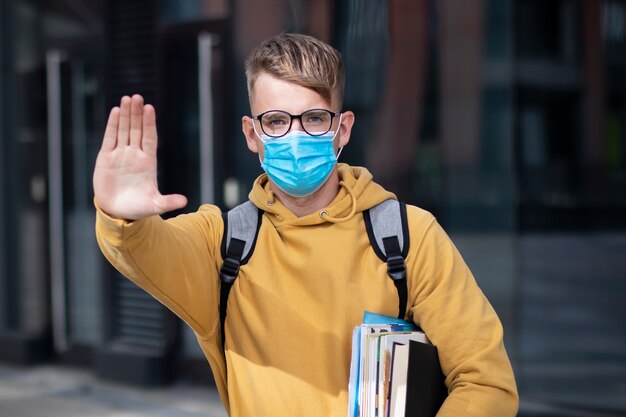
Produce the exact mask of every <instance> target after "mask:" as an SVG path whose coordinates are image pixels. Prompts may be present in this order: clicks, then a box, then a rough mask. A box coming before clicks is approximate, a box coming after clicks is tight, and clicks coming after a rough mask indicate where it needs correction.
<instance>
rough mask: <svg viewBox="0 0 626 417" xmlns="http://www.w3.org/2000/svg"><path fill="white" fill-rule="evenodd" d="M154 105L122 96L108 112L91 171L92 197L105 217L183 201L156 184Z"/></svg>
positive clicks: (128, 216)
mask: <svg viewBox="0 0 626 417" xmlns="http://www.w3.org/2000/svg"><path fill="white" fill-rule="evenodd" d="M156 153H157V129H156V115H155V111H154V107H152V106H151V105H149V104H147V105H144V103H143V97H141V96H140V95H137V94H136V95H134V96H133V97H132V98H130V97H128V96H124V97H122V100H121V103H120V107H114V108H113V109H112V110H111V113H110V114H109V120H108V122H107V126H106V130H105V132H104V139H103V140H102V147H101V148H100V152H99V153H98V158H97V159H96V168H95V171H94V174H93V188H94V193H95V198H96V201H97V203H98V205H99V206H100V208H101V209H102V210H103V211H104V212H105V213H107V214H108V215H110V216H112V217H114V218H118V219H125V220H138V219H142V218H144V217H148V216H153V215H158V214H162V213H165V212H168V211H172V210H176V209H179V208H182V207H184V206H186V205H187V199H186V198H185V196H182V195H180V194H171V195H161V193H160V192H159V189H158V185H157V157H156Z"/></svg>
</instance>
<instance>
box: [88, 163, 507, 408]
mask: <svg viewBox="0 0 626 417" xmlns="http://www.w3.org/2000/svg"><path fill="white" fill-rule="evenodd" d="M339 175H340V179H341V181H343V185H342V187H341V189H340V191H339V194H338V195H337V197H336V198H335V200H334V201H333V202H332V203H331V204H330V205H329V207H327V208H326V210H327V212H328V216H320V215H319V213H313V214H311V215H308V216H305V217H301V218H298V217H296V216H295V215H294V214H293V213H291V212H290V211H289V210H288V209H286V208H285V207H284V206H283V205H282V204H281V203H280V202H279V201H275V200H274V198H273V195H272V194H271V192H270V191H269V187H268V182H267V176H266V175H261V176H260V177H259V178H258V179H257V180H256V182H255V184H254V187H253V189H252V191H251V192H250V200H251V201H252V202H253V203H254V204H255V205H256V206H258V207H259V208H261V209H263V210H264V211H265V214H264V216H263V221H262V225H261V229H260V231H259V237H258V241H257V244H256V248H255V251H254V255H253V256H252V258H251V259H250V261H249V262H248V263H247V264H246V265H244V266H242V268H241V270H240V273H239V276H238V278H237V280H236V281H235V283H234V285H233V288H232V290H231V292H230V297H229V300H228V314H227V318H226V324H225V332H226V346H225V354H224V352H223V351H222V344H221V340H220V339H221V335H220V329H219V326H220V321H219V306H218V304H219V287H220V280H219V269H220V266H221V264H222V257H221V253H220V244H221V241H222V233H223V230H224V225H223V222H222V217H221V212H220V210H219V209H218V208H217V207H215V206H212V205H203V206H202V207H200V209H199V210H198V211H197V212H195V213H192V214H187V215H182V216H178V217H176V218H174V219H170V220H167V221H164V220H162V219H161V218H160V217H158V216H154V217H150V218H147V219H143V220H139V221H134V222H127V221H123V220H116V219H112V218H110V217H108V216H107V215H106V214H105V213H103V212H102V211H100V210H98V213H97V220H96V232H97V238H98V242H99V244H100V247H101V249H102V251H103V253H104V254H105V256H106V257H107V258H108V259H109V261H110V262H111V263H112V264H113V265H114V266H115V267H116V268H117V269H118V270H119V271H120V272H121V273H122V274H124V275H125V276H127V277H128V278H130V279H131V280H132V281H133V282H135V283H137V284H138V285H139V286H141V287H142V288H144V289H145V290H146V291H148V292H149V293H150V294H152V295H153V296H154V297H156V298H157V299H158V300H159V301H160V302H162V303H163V304H165V305H166V306H167V307H168V308H170V309H171V310H173V311H174V312H175V313H176V314H177V315H178V316H179V317H180V318H181V319H183V320H184V321H185V322H186V323H187V324H188V325H189V326H191V328H192V329H193V330H194V332H195V334H196V335H197V338H198V342H199V343H200V346H201V347H202V350H203V351H204V353H205V355H206V357H207V359H208V361H209V364H210V365H211V368H212V370H213V373H214V375H215V380H216V383H217V387H218V390H219V393H220V395H221V398H222V401H223V403H224V406H225V407H226V410H227V411H228V412H229V415H230V416H232V417H252V416H264V417H268V416H289V417H296V416H307V417H315V416H319V417H331V416H333V417H334V416H337V417H345V416H346V415H347V406H348V379H349V367H350V351H351V336H352V329H353V328H354V326H356V325H358V324H360V322H361V320H362V317H363V311H364V310H369V311H373V312H377V313H381V314H386V315H391V316H396V315H397V313H398V312H397V308H398V295H397V290H396V288H395V286H394V284H393V282H392V280H391V279H390V278H389V276H388V275H387V272H386V264H385V263H383V262H382V261H381V260H380V259H379V258H378V257H377V256H376V254H375V253H374V251H373V249H372V248H371V245H370V242H369V240H368V237H367V233H366V231H365V224H364V221H363V215H362V214H361V212H362V211H363V210H365V209H367V208H370V207H372V206H373V205H375V204H377V203H379V202H381V201H383V200H385V199H388V198H394V196H393V194H391V193H389V192H387V191H385V190H384V189H383V188H382V187H381V186H379V185H377V184H376V183H374V182H373V181H372V176H371V174H370V173H369V172H368V171H367V170H365V169H363V168H356V167H349V166H347V165H343V164H340V165H339ZM407 209H408V223H409V235H410V250H409V253H408V256H407V258H406V264H407V285H408V306H407V312H406V318H407V319H409V320H413V321H414V322H415V323H417V324H418V325H420V326H421V327H422V328H423V329H424V331H425V332H426V333H427V334H428V336H429V338H430V339H431V340H432V342H433V344H434V345H436V346H437V347H438V349H439V356H440V360H441V365H442V369H443V371H444V373H445V374H446V375H447V378H446V384H447V385H448V389H449V392H450V395H449V397H448V399H447V400H446V402H445V404H444V406H443V407H442V409H441V411H440V412H439V414H438V416H439V417H470V416H476V417H478V416H485V417H506V416H515V414H516V412H517V404H518V397H517V390H516V386H515V380H514V377H513V372H512V369H511V366H510V363H509V360H508V357H507V354H506V352H505V349H504V346H503V343H502V326H501V324H500V321H499V320H498V317H497V315H496V313H495V312H494V310H493V309H492V307H491V306H490V304H489V303H488V301H487V300H486V299H485V297H484V296H483V294H482V292H481V291H480V289H479V288H478V286H477V285H476V283H475V280H474V278H473V276H472V274H471V272H470V271H469V270H468V268H467V266H466V265H465V263H464V261H463V259H462V258H461V256H460V255H459V253H458V252H457V250H456V249H455V247H454V245H453V244H452V242H451V241H450V239H449V238H448V237H447V235H446V234H445V232H444V231H443V230H442V229H441V227H440V226H439V225H438V224H437V222H436V221H435V219H434V218H433V216H432V215H430V214H429V213H428V212H426V211H424V210H421V209H419V208H417V207H414V206H408V207H407ZM226 369H228V372H226Z"/></svg>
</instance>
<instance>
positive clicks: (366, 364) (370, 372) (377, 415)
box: [348, 312, 447, 417]
mask: <svg viewBox="0 0 626 417" xmlns="http://www.w3.org/2000/svg"><path fill="white" fill-rule="evenodd" d="M446 396H447V388H446V386H445V384H444V376H443V373H442V372H441V367H440V365H439V357H438V354H437V348H436V347H435V346H433V345H432V344H431V343H430V341H429V340H428V338H427V337H426V334H424V332H423V331H421V330H420V329H419V328H418V327H417V326H415V324H413V323H410V322H407V321H404V320H400V319H396V318H394V317H388V316H383V315H379V314H374V313H370V312H365V315H364V318H363V324H361V325H360V326H357V327H355V329H354V332H353V334H352V361H351V365H350V384H349V400H350V403H349V409H348V417H404V416H420V417H431V416H432V417H434V416H435V415H436V414H437V411H438V410H439V408H440V407H441V404H442V403H443V401H444V400H445V398H446Z"/></svg>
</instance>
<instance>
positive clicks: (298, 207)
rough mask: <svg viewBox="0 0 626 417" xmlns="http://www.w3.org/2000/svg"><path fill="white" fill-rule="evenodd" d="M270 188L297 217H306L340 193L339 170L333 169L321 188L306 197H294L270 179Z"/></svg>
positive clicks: (326, 205) (325, 205)
mask: <svg viewBox="0 0 626 417" xmlns="http://www.w3.org/2000/svg"><path fill="white" fill-rule="evenodd" d="M270 188H271V190H272V191H273V192H274V195H275V196H276V198H278V200H279V201H280V202H281V203H282V204H283V205H284V206H285V207H287V208H288V209H289V211H291V212H292V213H293V214H295V215H296V216H297V217H304V216H307V215H309V214H311V213H315V212H317V211H320V210H321V209H323V208H324V207H328V205H329V204H330V203H331V202H332V201H333V200H334V199H335V197H337V194H338V193H339V172H338V171H337V167H335V168H334V169H333V172H331V174H330V177H329V178H328V180H326V182H325V183H324V185H322V186H321V187H320V189H319V190H317V191H315V192H314V193H313V194H311V195H308V196H306V197H293V196H290V195H289V194H287V193H285V192H284V191H282V190H281V189H280V188H278V187H277V186H276V185H275V184H274V183H273V182H271V181H270Z"/></svg>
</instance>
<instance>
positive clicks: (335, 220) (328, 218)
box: [320, 181, 356, 223]
mask: <svg viewBox="0 0 626 417" xmlns="http://www.w3.org/2000/svg"><path fill="white" fill-rule="evenodd" d="M339 185H340V186H342V187H343V188H345V189H346V191H347V192H348V194H350V199H351V204H352V210H351V211H350V214H348V215H347V216H346V217H331V216H330V214H328V211H326V210H322V211H320V217H321V218H322V219H324V220H326V221H329V222H331V223H341V222H345V221H348V220H350V219H351V218H352V217H353V216H354V213H355V212H356V196H355V195H354V192H353V191H352V189H351V188H350V187H349V186H348V184H346V183H345V182H343V181H339Z"/></svg>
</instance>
